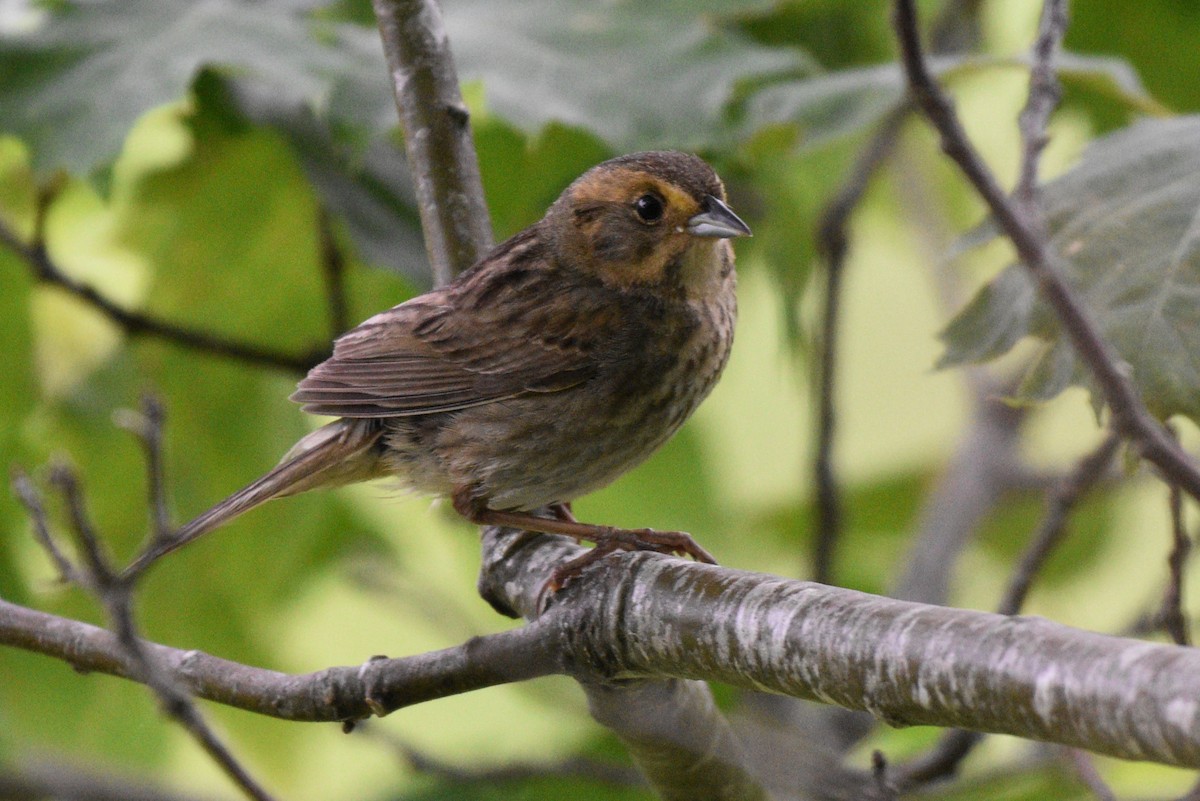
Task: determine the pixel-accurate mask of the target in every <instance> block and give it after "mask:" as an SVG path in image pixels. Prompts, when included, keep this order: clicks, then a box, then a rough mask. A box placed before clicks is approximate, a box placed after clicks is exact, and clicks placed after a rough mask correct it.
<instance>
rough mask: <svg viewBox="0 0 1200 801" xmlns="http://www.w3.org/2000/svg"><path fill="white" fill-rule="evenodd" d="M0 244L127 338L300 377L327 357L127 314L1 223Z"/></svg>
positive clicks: (320, 351) (42, 280) (42, 249)
mask: <svg viewBox="0 0 1200 801" xmlns="http://www.w3.org/2000/svg"><path fill="white" fill-rule="evenodd" d="M0 243H3V244H4V245H6V246H7V247H8V248H9V249H10V250H12V251H13V252H14V253H16V254H17V255H18V256H19V257H20V258H21V259H22V260H23V261H25V263H26V264H28V265H29V269H30V270H31V271H32V273H33V276H34V278H36V279H37V280H38V281H39V282H40V283H43V284H47V285H49V286H55V287H58V288H59V289H62V290H63V291H65V292H66V293H67V294H69V295H71V296H72V297H75V298H78V299H79V300H82V301H83V302H84V303H86V304H87V305H89V306H91V307H92V308H93V309H96V310H97V311H99V312H100V313H102V314H103V315H104V316H105V317H107V318H108V319H109V320H111V321H112V322H114V323H116V324H117V325H118V326H120V327H121V328H122V329H123V330H124V331H125V333H126V334H127V335H129V336H131V337H133V336H150V337H156V338H158V339H162V340H164V341H167V342H171V343H174V344H176V345H180V346H182V347H185V348H190V349H192V350H197V351H201V352H204V353H209V354H212V355H214V356H223V357H226V358H229V359H235V360H237V361H241V362H246V363H247V364H254V365H259V366H262V367H271V368H274V369H279V370H288V371H290V372H293V373H301V374H303V373H305V372H307V371H308V369H309V368H310V367H312V366H313V365H314V364H316V363H317V362H319V361H321V360H322V359H324V358H325V357H326V356H327V355H328V354H327V352H326V349H325V347H324V346H322V347H321V348H320V349H317V350H314V351H313V352H310V353H305V354H298V355H296V354H290V353H283V352H281V351H277V350H273V349H271V348H264V347H260V346H258V345H252V344H249V343H245V342H239V341H237V340H233V339H227V338H225V337H221V336H218V335H216V334H212V333H209V332H207V331H200V330H198V329H195V328H188V327H186V326H182V325H176V324H175V323H170V322H167V321H166V320H161V319H159V318H157V317H153V316H150V315H147V314H140V313H138V312H134V311H130V310H129V309H126V308H124V307H123V306H120V305H118V304H117V303H116V302H114V301H113V300H111V299H109V298H108V297H105V296H104V295H103V294H101V293H100V292H99V291H98V290H97V289H96V288H95V287H93V286H90V285H88V284H85V283H83V282H82V281H77V280H75V279H74V278H72V277H71V276H69V275H67V274H66V273H65V272H63V271H62V269H61V268H60V267H59V266H58V265H57V264H56V263H55V262H54V260H53V259H51V258H50V255H49V253H48V252H47V250H46V247H45V245H43V244H40V243H38V242H35V243H34V244H26V243H25V242H23V241H21V238H20V237H19V236H18V235H17V234H16V232H15V231H13V230H12V229H11V228H9V227H8V226H7V225H5V224H4V223H3V222H0Z"/></svg>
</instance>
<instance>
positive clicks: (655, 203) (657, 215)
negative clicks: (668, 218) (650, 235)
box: [633, 195, 663, 223]
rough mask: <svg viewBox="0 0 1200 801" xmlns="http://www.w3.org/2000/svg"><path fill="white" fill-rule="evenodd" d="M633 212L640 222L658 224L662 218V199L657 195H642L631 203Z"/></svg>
mask: <svg viewBox="0 0 1200 801" xmlns="http://www.w3.org/2000/svg"><path fill="white" fill-rule="evenodd" d="M633 210H634V211H636V212H637V216H639V217H641V218H642V222H648V223H652V222H658V221H659V220H661V219H662V216H663V202H662V198H660V197H658V196H657V195H642V196H641V197H639V198H638V199H637V200H635V201H634V202H633Z"/></svg>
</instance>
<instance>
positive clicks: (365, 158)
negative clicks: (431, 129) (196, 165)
mask: <svg viewBox="0 0 1200 801" xmlns="http://www.w3.org/2000/svg"><path fill="white" fill-rule="evenodd" d="M193 92H194V95H195V97H196V101H197V105H198V109H197V112H196V114H197V115H205V114H208V115H214V116H217V117H222V118H223V119H225V120H226V121H228V122H229V123H230V124H231V126H233V127H234V128H235V129H236V128H237V127H239V126H243V125H245V124H247V123H251V124H255V125H261V126H265V127H269V128H271V129H273V130H274V131H276V132H277V133H279V134H280V135H281V136H283V138H284V139H285V140H286V141H287V143H288V145H289V146H290V147H291V149H292V152H293V153H294V154H295V155H296V158H297V160H298V161H299V163H300V167H301V169H303V170H304V174H305V177H306V178H307V179H308V181H309V183H310V184H311V185H312V188H313V190H314V191H315V192H316V193H317V196H318V198H319V199H320V202H321V206H322V208H324V209H325V210H326V211H328V212H330V213H331V214H333V215H334V216H336V217H337V218H339V219H341V220H342V221H343V222H344V223H345V225H346V229H347V232H348V233H349V235H350V237H351V239H352V240H353V242H354V244H355V246H356V247H357V248H358V253H359V255H360V256H361V257H362V258H363V259H364V260H365V261H367V262H369V263H371V264H376V265H383V266H386V267H389V268H391V269H393V270H395V271H397V272H399V273H401V274H402V275H404V276H405V277H407V278H408V279H410V280H411V281H412V282H414V283H415V284H417V285H418V286H429V285H430V283H431V276H430V272H429V263H428V260H427V258H426V255H425V245H424V240H423V239H422V235H421V219H420V213H419V212H418V210H417V202H416V195H415V192H414V190H413V185H412V177H411V176H410V174H409V172H408V166H407V164H406V162H405V158H404V151H403V150H402V149H401V148H398V147H396V146H395V145H394V144H393V143H391V142H389V141H380V140H376V141H373V142H370V143H368V144H366V145H365V146H364V147H361V148H360V147H355V146H354V144H353V143H345V142H339V141H338V139H337V137H336V136H335V133H334V131H333V129H332V128H331V126H330V124H329V121H328V120H326V119H322V118H321V117H318V116H317V114H315V113H314V112H313V110H312V108H311V107H310V106H309V105H308V104H307V103H305V102H303V101H301V100H297V99H295V98H291V97H286V96H280V95H278V94H276V93H275V92H273V91H270V90H269V89H268V88H266V87H264V85H263V84H261V83H260V82H256V81H248V80H241V79H237V78H225V77H223V76H220V75H218V74H217V73H215V72H213V71H210V70H205V71H203V72H202V73H201V74H200V76H199V77H198V78H197V80H196V83H195V86H194V87H193ZM392 116H393V117H394V116H395V115H394V113H393V114H392Z"/></svg>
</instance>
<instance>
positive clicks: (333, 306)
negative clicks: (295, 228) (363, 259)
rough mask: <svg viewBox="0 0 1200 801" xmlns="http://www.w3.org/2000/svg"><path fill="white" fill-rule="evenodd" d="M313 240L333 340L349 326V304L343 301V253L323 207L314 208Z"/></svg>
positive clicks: (344, 265)
mask: <svg viewBox="0 0 1200 801" xmlns="http://www.w3.org/2000/svg"><path fill="white" fill-rule="evenodd" d="M317 240H318V245H319V250H320V257H321V276H322V277H323V278H324V279H325V299H326V304H327V306H328V308H329V328H330V330H331V331H332V333H333V338H335V339H336V338H337V337H338V336H340V335H341V334H343V333H345V332H346V330H347V329H348V328H349V327H350V307H349V304H348V302H347V300H346V255H345V253H343V252H342V249H341V248H340V247H339V246H338V241H337V235H336V234H335V233H334V230H333V220H332V219H331V218H330V216H329V211H328V210H327V209H326V208H325V207H324V206H319V207H318V208H317Z"/></svg>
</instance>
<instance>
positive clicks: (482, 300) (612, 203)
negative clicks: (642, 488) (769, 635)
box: [130, 152, 750, 583]
mask: <svg viewBox="0 0 1200 801" xmlns="http://www.w3.org/2000/svg"><path fill="white" fill-rule="evenodd" d="M749 234H750V229H749V228H748V227H747V226H746V224H745V223H744V222H742V221H741V220H740V219H739V218H738V217H737V215H736V214H734V213H733V212H732V211H731V210H730V209H729V207H728V206H727V205H726V204H725V191H724V187H723V186H722V184H721V181H720V179H719V178H718V177H717V175H716V173H714V172H713V170H712V168H711V167H709V166H708V165H707V164H705V163H704V162H703V161H701V160H700V159H698V158H696V157H695V156H691V155H687V154H683V153H674V152H651V153H637V154H633V155H629V156H622V157H620V158H616V159H612V160H610V161H606V162H604V163H603V164H600V165H598V166H596V167H594V168H592V169H591V170H589V171H588V172H586V173H584V174H583V176H581V177H580V178H579V179H577V180H576V181H575V182H574V183H573V184H571V185H570V186H569V187H567V189H566V190H565V191H564V192H563V194H562V195H561V196H560V197H559V198H558V200H557V201H555V203H554V204H553V205H552V206H551V207H550V209H549V210H548V211H547V212H546V216H545V217H543V218H542V219H541V220H540V221H538V222H537V223H535V224H534V225H532V226H530V227H529V228H526V229H525V230H524V231H521V232H520V233H519V234H517V235H516V236H514V237H512V238H511V239H509V240H508V241H506V242H504V243H502V244H500V245H498V246H497V247H496V248H494V249H493V250H492V251H491V252H490V253H489V254H488V255H487V256H485V257H484V258H483V259H481V260H480V261H479V262H478V263H477V264H475V266H473V267H472V268H471V269H469V270H467V271H466V272H464V273H463V274H462V275H460V276H459V277H458V278H457V279H456V280H455V281H454V282H453V283H451V284H449V285H447V286H444V287H441V288H438V289H435V290H433V291H432V292H428V293H426V294H424V295H421V296H419V297H416V298H413V299H412V300H410V301H408V302H406V303H402V304H400V305H399V306H396V307H395V308H393V309H390V310H388V311H385V312H383V313H381V314H377V315H375V316H374V317H372V318H370V319H369V320H367V321H366V322H364V323H362V324H361V325H359V326H358V327H357V328H354V329H353V330H351V331H349V332H348V333H346V334H344V335H343V336H342V337H340V338H339V339H338V340H337V342H336V343H335V346H334V351H333V356H332V357H331V358H330V359H328V360H327V361H325V362H323V363H321V364H319V365H317V366H316V367H314V368H313V369H312V371H310V372H309V374H308V376H307V377H306V378H305V379H304V380H303V381H301V382H300V385H299V388H298V389H297V390H296V392H295V394H294V395H293V396H292V399H293V400H296V401H298V402H300V403H302V404H304V409H305V410H306V411H309V412H313V413H316V414H322V415H333V416H336V417H339V418H340V419H339V420H336V421H334V422H332V423H329V424H328V425H326V426H324V427H322V428H320V429H318V430H317V431H314V432H313V433H312V434H309V435H308V436H306V437H304V438H303V439H302V440H300V442H299V443H297V444H296V446H295V447H293V448H292V450H291V451H289V452H288V454H287V455H286V456H284V458H283V460H282V461H281V462H280V464H279V465H278V466H277V467H276V468H275V469H273V470H272V471H271V472H269V473H267V474H266V475H265V476H263V477H262V478H260V479H258V480H257V481H255V482H254V483H253V484H251V485H249V486H248V487H246V488H245V489H243V490H241V491H240V492H238V493H236V494H234V495H232V496H230V497H229V498H227V499H226V500H224V501H222V502H221V503H219V504H217V505H216V506H214V507H213V508H212V509H210V510H209V511H207V512H205V513H204V514H202V515H200V516H199V517H197V518H196V519H194V520H192V521H191V522H190V523H188V524H186V525H185V526H183V528H181V529H180V530H179V532H178V533H177V535H176V536H175V538H174V539H172V540H171V541H170V542H168V543H167V544H166V545H165V546H164V547H163V548H161V549H159V550H158V551H156V552H154V553H153V554H149V555H148V556H147V558H146V559H144V560H143V561H142V563H141V564H139V563H135V564H134V565H133V566H131V568H130V570H132V571H136V570H138V569H140V568H141V567H144V566H145V564H147V563H148V562H149V561H150V560H152V559H153V558H156V557H157V556H161V555H162V554H163V553H165V552H167V551H170V550H174V549H175V548H177V547H180V546H181V545H183V544H185V543H187V542H189V541H191V540H193V539H195V538H197V537H199V536H201V535H202V534H204V533H206V532H208V531H211V530H212V529H214V528H216V527H218V526H220V525H222V524H223V523H225V522H227V521H229V520H230V519H232V518H234V517H236V516H237V515H240V514H242V513H243V512H245V511H247V510H249V509H252V508H254V507H255V506H258V505H259V504H261V503H263V502H265V501H268V500H270V499H272V498H278V497H282V496H285V495H294V494H296V493H299V492H304V491H306V490H310V489H314V488H317V487H333V486H339V485H343V484H348V483H352V482H357V481H365V480H368V479H372V478H379V477H383V476H398V477H400V478H401V479H402V481H403V482H404V483H405V484H407V485H408V486H410V487H412V488H413V489H415V490H417V491H420V492H425V493H430V494H433V495H439V496H445V497H449V498H450V499H451V500H452V501H453V504H454V508H455V509H456V510H457V511H458V512H459V513H460V514H461V515H463V517H465V518H467V519H468V520H470V521H471V522H473V523H477V524H480V525H501V526H510V527H514V528H522V529H527V530H531V531H540V532H544V533H550V534H565V535H567V536H570V537H573V538H575V539H580V540H590V541H593V542H595V543H596V545H597V547H596V548H594V549H593V550H592V551H590V552H589V554H588V555H587V556H586V557H585V558H584V560H583V561H581V560H576V563H572V564H571V565H569V566H568V567H567V568H565V569H564V572H561V573H560V576H559V578H560V579H561V578H564V577H566V576H568V575H573V574H574V572H577V571H578V569H579V568H580V567H581V566H582V564H583V563H585V562H586V561H591V560H592V559H595V558H598V557H599V556H600V555H602V554H604V553H608V552H610V551H613V550H618V549H624V550H632V549H648V550H656V551H660V552H675V553H682V554H688V555H691V556H692V557H693V558H696V559H699V560H702V561H707V562H711V561H712V557H710V556H709V555H708V553H707V552H705V551H704V549H702V548H701V547H700V546H699V545H697V544H696V543H695V542H694V541H693V540H692V539H691V537H689V536H688V535H687V534H684V533H682V532H655V531H652V530H649V529H641V530H626V529H615V528H612V527H608V526H597V525H591V524H586V523H581V522H578V521H576V520H575V519H574V517H573V516H572V515H571V512H570V507H569V503H570V501H571V500H572V499H574V498H576V497H578V496H580V495H584V494H586V493H588V492H591V491H593V490H596V489H599V488H600V487H603V486H605V485H606V484H609V483H610V482H612V481H613V480H614V479H616V478H617V477H618V476H620V475H621V474H622V473H624V472H625V471H627V470H629V469H630V468H632V467H634V466H635V465H637V464H639V463H640V462H642V461H643V460H645V459H646V457H648V456H649V455H650V454H651V453H652V452H653V451H654V450H655V449H656V448H658V447H659V446H660V445H662V444H663V443H664V442H665V441H666V440H667V439H668V438H669V437H670V436H671V435H672V434H673V433H674V432H675V431H676V430H677V429H678V428H679V426H680V425H681V424H682V423H683V421H684V420H686V419H687V418H688V416H689V415H691V413H692V412H693V411H694V410H695V408H696V407H697V406H698V405H699V404H700V402H701V401H702V400H703V399H704V398H705V396H707V395H708V393H709V391H710V390H711V389H712V388H713V385H714V384H715V383H716V381H717V378H718V377H719V376H720V374H721V370H722V369H723V368H724V367H725V362H726V360H727V358H728V356H729V349H730V345H731V344H732V340H733V328H734V319H735V316H736V302H735V299H734V283H735V275H734V267H733V249H732V248H731V247H730V245H729V242H728V241H727V240H728V239H729V238H731V237H737V236H749ZM535 511H537V513H536V514H535V513H534V512H535ZM559 583H561V582H559Z"/></svg>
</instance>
